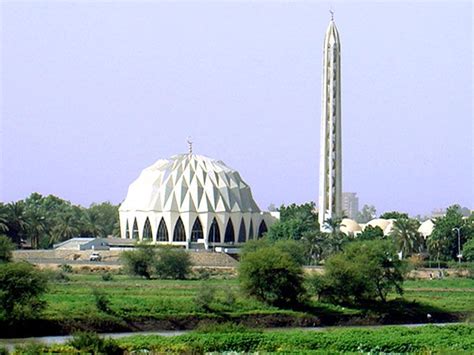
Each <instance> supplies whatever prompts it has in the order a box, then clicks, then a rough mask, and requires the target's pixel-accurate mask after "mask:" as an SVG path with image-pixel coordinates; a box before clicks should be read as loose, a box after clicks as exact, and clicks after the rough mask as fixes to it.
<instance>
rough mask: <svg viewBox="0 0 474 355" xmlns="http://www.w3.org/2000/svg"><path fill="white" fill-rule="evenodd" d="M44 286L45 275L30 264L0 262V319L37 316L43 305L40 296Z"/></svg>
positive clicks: (45, 281) (45, 285) (45, 284)
mask: <svg viewBox="0 0 474 355" xmlns="http://www.w3.org/2000/svg"><path fill="white" fill-rule="evenodd" d="M46 287H47V278H46V276H45V275H44V273H42V272H41V271H39V270H36V269H35V268H34V267H33V266H32V265H31V264H28V263H25V262H21V263H6V264H0V304H1V305H2V307H0V319H6V320H14V319H26V318H35V317H37V316H38V315H39V313H40V311H41V310H43V308H44V306H45V303H44V302H43V301H41V300H40V296H41V295H42V294H43V293H44V292H45V291H46Z"/></svg>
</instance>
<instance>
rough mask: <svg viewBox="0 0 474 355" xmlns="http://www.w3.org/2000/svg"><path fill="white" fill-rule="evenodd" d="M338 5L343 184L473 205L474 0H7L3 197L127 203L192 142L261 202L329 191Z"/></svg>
mask: <svg viewBox="0 0 474 355" xmlns="http://www.w3.org/2000/svg"><path fill="white" fill-rule="evenodd" d="M331 7H332V8H333V9H334V10H335V21H336V25H337V27H338V29H339V33H340V36H341V42H342V80H343V83H342V85H343V86H342V132H343V137H342V141H343V144H342V149H343V150H342V154H343V173H342V174H343V190H344V191H351V192H357V193H358V195H359V198H360V203H361V205H362V204H364V203H369V204H373V205H375V206H376V207H377V211H378V212H379V213H381V212H384V211H387V210H400V211H407V212H409V213H410V214H418V213H420V214H427V213H429V212H430V211H431V210H432V209H433V208H439V207H446V206H448V205H450V204H453V203H459V204H461V205H463V206H467V207H470V208H474V203H473V201H474V196H473V185H474V183H473V160H474V158H473V114H472V101H473V95H472V93H473V92H472V83H473V76H472V63H473V62H472V42H473V38H472V33H473V28H472V4H471V2H470V1H457V2H456V1H445V2H441V1H435V2H429V1H423V2H395V1H393V2H388V3H385V2H384V3H382V2H331V3H329V2H316V1H263V2H255V1H232V2H230V1H227V2H216V1H208V2H206V1H186V2H185V1H177V2H172V1H166V2H164V1H163V2H160V1H155V2H152V1H146V2H137V1H129V2H126V1H118V2H108V1H107V2H106V1H104V2H96V1H74V2H73V1H32V2H28V1H21V2H19V1H2V2H1V18H0V24H1V42H0V44H1V77H0V83H1V94H2V95H1V99H2V101H1V102H0V114H1V136H0V149H1V155H2V164H1V171H0V177H1V180H0V187H1V189H0V197H1V200H2V201H7V202H8V201H12V200H18V199H23V198H25V197H27V196H28V195H29V194H30V193H32V192H35V191H36V192H39V193H42V194H45V195H46V194H54V195H57V196H59V197H62V198H65V199H68V200H70V201H72V202H73V203H76V204H82V205H85V206H87V205H89V204H90V203H91V202H101V201H107V200H108V201H111V202H113V203H119V202H121V201H122V200H123V199H124V198H125V196H126V193H127V189H128V185H129V184H130V183H131V182H132V181H133V180H134V179H135V178H137V177H138V175H139V173H140V172H141V170H142V169H144V168H145V167H147V166H149V165H151V164H152V163H153V162H155V161H156V160H158V159H160V158H167V157H170V156H171V155H174V154H178V153H184V152H186V150H187V145H186V137H187V136H192V137H193V141H194V142H195V143H194V152H195V153H196V154H203V155H207V156H210V157H213V158H216V159H220V160H222V161H224V162H225V163H226V164H227V165H229V166H230V167H232V168H234V169H236V170H238V171H239V172H240V174H241V176H242V177H243V179H244V180H245V181H246V182H247V183H249V184H250V186H251V187H252V192H253V195H254V198H255V200H256V201H257V203H258V204H259V205H260V207H261V208H263V209H266V208H267V206H268V205H269V204H270V203H274V204H276V205H280V204H281V203H285V204H289V203H292V202H296V203H302V202H306V201H311V200H312V201H316V200H317V196H318V167H319V127H320V113H321V72H322V67H321V65H322V64H321V63H322V45H323V38H324V33H325V30H326V27H327V25H328V21H329V18H330V16H329V9H330V8H331Z"/></svg>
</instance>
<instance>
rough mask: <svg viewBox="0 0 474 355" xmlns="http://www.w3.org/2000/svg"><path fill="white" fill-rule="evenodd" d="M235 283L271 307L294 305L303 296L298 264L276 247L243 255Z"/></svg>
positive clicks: (301, 276)
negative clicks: (238, 283) (237, 282)
mask: <svg viewBox="0 0 474 355" xmlns="http://www.w3.org/2000/svg"><path fill="white" fill-rule="evenodd" d="M239 281H240V285H241V287H242V289H243V291H244V292H245V293H246V294H248V295H250V296H254V297H256V298H257V299H259V300H260V301H263V302H265V303H268V304H270V305H274V306H279V307H289V306H292V305H295V304H298V303H300V301H301V300H302V297H303V295H304V289H303V269H302V267H301V265H300V264H299V263H298V262H297V261H295V259H294V258H293V257H292V256H291V255H290V254H288V253H287V252H284V251H282V250H281V249H280V248H279V247H276V246H270V247H267V246H266V247H264V248H256V249H254V251H250V252H246V253H244V254H243V255H242V259H241V261H240V265H239Z"/></svg>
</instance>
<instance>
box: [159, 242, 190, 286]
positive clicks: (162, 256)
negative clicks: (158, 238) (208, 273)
mask: <svg viewBox="0 0 474 355" xmlns="http://www.w3.org/2000/svg"><path fill="white" fill-rule="evenodd" d="M191 266H192V263H191V258H190V257H189V254H188V253H187V252H186V251H184V250H182V249H176V248H172V247H162V248H159V250H158V258H157V260H156V261H155V270H156V274H157V275H158V277H159V278H161V279H173V280H183V279H185V278H186V276H187V275H188V274H189V273H190V272H191Z"/></svg>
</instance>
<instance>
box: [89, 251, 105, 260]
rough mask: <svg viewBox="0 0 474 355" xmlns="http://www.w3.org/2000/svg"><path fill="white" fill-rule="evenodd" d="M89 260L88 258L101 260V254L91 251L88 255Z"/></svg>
mask: <svg viewBox="0 0 474 355" xmlns="http://www.w3.org/2000/svg"><path fill="white" fill-rule="evenodd" d="M89 260H90V261H101V260H102V256H101V255H100V254H99V253H92V254H91V255H90V256H89Z"/></svg>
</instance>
